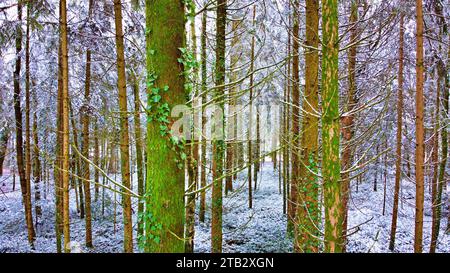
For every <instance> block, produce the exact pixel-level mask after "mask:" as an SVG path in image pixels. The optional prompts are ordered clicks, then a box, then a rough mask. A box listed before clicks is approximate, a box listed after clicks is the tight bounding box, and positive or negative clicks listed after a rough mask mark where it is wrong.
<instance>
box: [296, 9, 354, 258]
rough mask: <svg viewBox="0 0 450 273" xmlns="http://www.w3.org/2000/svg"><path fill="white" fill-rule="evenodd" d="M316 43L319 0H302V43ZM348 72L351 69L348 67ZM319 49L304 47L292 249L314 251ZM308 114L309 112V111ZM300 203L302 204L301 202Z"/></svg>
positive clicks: (317, 208) (317, 214)
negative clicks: (298, 187) (301, 118)
mask: <svg viewBox="0 0 450 273" xmlns="http://www.w3.org/2000/svg"><path fill="white" fill-rule="evenodd" d="M318 44H319V1H317V0H307V1H306V45H307V46H309V47H311V48H317V47H318ZM351 71H352V70H351ZM318 73H319V52H318V51H317V50H315V49H308V48H305V95H304V100H305V103H304V108H305V114H304V117H303V126H302V128H303V134H302V140H301V141H302V144H301V145H302V147H301V148H302V154H301V161H302V162H301V165H300V167H299V168H300V170H299V172H300V175H301V181H300V183H301V184H300V187H301V188H300V190H299V191H298V196H299V197H298V198H297V200H302V201H301V202H302V204H301V205H300V206H298V207H297V213H296V223H297V225H296V226H295V235H296V236H295V250H296V251H297V252H318V251H319V246H320V245H319V244H320V243H319V240H318V239H317V238H319V236H320V230H318V226H319V223H320V215H321V213H320V206H319V188H320V185H319V184H318V177H317V176H316V174H315V173H317V172H318V153H319V151H318V149H319V146H318V144H319V119H318V118H317V117H316V116H314V114H313V113H315V112H318V110H319V109H318V108H319V97H318V92H319V84H318V81H319V75H318ZM349 95H350V94H349ZM309 113H312V114H309ZM303 202H304V204H303Z"/></svg>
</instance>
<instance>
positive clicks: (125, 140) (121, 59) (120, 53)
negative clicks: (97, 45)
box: [114, 0, 133, 253]
mask: <svg viewBox="0 0 450 273" xmlns="http://www.w3.org/2000/svg"><path fill="white" fill-rule="evenodd" d="M114 22H115V26H116V53H117V77H118V80H117V88H118V90H119V110H120V128H121V130H120V163H121V164H120V165H121V171H122V184H123V186H125V187H126V188H128V189H130V186H131V177H130V136H129V132H128V131H129V128H128V123H129V122H128V106H127V79H126V74H125V53H124V50H125V47H124V38H123V37H124V34H123V30H122V2H121V0H114ZM122 207H123V225H124V229H123V232H124V233H123V246H124V251H125V252H127V253H131V252H133V221H132V211H131V210H132V209H131V196H130V195H129V194H128V192H125V193H124V194H123V195H122Z"/></svg>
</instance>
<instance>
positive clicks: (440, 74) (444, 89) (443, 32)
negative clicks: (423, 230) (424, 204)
mask: <svg viewBox="0 0 450 273" xmlns="http://www.w3.org/2000/svg"><path fill="white" fill-rule="evenodd" d="M435 11H436V13H437V14H438V15H439V16H440V18H441V20H440V23H441V29H440V31H439V37H440V38H442V37H446V36H448V26H447V25H446V21H445V19H444V17H443V7H442V5H441V4H440V3H439V2H437V1H436V2H435ZM439 49H440V51H442V48H441V46H439ZM448 53H449V54H450V47H449V49H448ZM447 72H448V70H446V67H445V64H444V63H443V62H442V61H440V60H439V63H438V70H437V88H436V89H437V90H436V96H437V98H436V107H437V109H436V119H437V123H436V126H435V128H436V129H437V128H440V127H441V123H440V120H441V119H445V118H446V116H447V114H448V89H449V88H450V86H449V85H448V76H446V75H447V74H446V73H447ZM441 94H442V95H441ZM441 96H442V97H441ZM441 101H442V105H443V109H442V110H441V109H440V105H441ZM447 135H448V134H447V128H443V129H442V130H441V143H442V144H441V145H442V150H441V161H440V162H439V163H438V162H437V161H436V167H435V168H436V171H437V169H439V174H438V175H437V181H436V186H435V193H434V194H433V195H434V196H435V198H433V204H432V205H433V222H432V226H431V243H430V253H434V252H436V245H437V241H438V237H439V230H440V226H441V216H442V215H441V211H442V204H441V203H442V192H443V187H444V183H445V181H444V176H445V168H446V165H447V154H448V136H447ZM435 138H436V140H435V141H436V144H438V141H439V140H438V139H439V130H438V129H437V130H436V132H435ZM435 150H436V154H437V153H438V152H439V145H436V147H435ZM436 156H437V155H436ZM437 157H438V156H437ZM437 165H439V166H437ZM449 203H450V202H449ZM449 217H450V213H449Z"/></svg>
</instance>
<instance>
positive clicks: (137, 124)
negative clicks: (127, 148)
mask: <svg viewBox="0 0 450 273" xmlns="http://www.w3.org/2000/svg"><path fill="white" fill-rule="evenodd" d="M132 78H133V95H134V138H135V148H136V168H137V179H138V194H139V195H140V196H143V195H144V166H143V162H144V158H143V152H142V149H143V145H142V132H141V131H142V128H141V99H140V96H139V94H140V92H139V81H138V80H137V78H136V75H134V74H133V75H132ZM143 213H144V200H139V201H138V215H142V214H143ZM139 219H141V217H139ZM143 233H144V226H143V222H142V220H139V222H138V232H137V234H138V236H142V235H143Z"/></svg>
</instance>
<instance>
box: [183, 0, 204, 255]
mask: <svg viewBox="0 0 450 273" xmlns="http://www.w3.org/2000/svg"><path fill="white" fill-rule="evenodd" d="M193 5H194V7H193V9H194V10H195V3H194V4H193ZM190 27H191V33H190V34H191V52H192V55H193V59H194V60H195V61H197V36H196V33H195V17H194V18H192V19H191V22H190ZM189 72H190V73H192V77H191V78H190V79H189V81H190V82H191V83H192V86H193V87H192V90H191V94H189V98H190V99H191V100H192V103H191V104H190V107H191V109H192V110H191V117H192V124H191V125H192V127H190V128H189V130H191V132H190V133H191V138H190V139H187V141H186V150H187V151H186V152H187V154H188V157H187V168H188V178H189V179H188V192H193V191H196V190H197V180H198V165H197V162H198V144H197V140H198V136H200V133H198V130H199V128H198V110H197V107H198V106H199V105H198V100H197V98H196V86H197V85H196V83H197V74H198V70H197V68H195V67H194V68H191V71H189ZM200 130H201V129H200ZM195 199H196V194H190V195H188V196H187V197H186V229H185V230H186V234H185V238H186V241H185V246H184V248H185V249H184V250H185V252H186V253H194V236H195Z"/></svg>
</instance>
